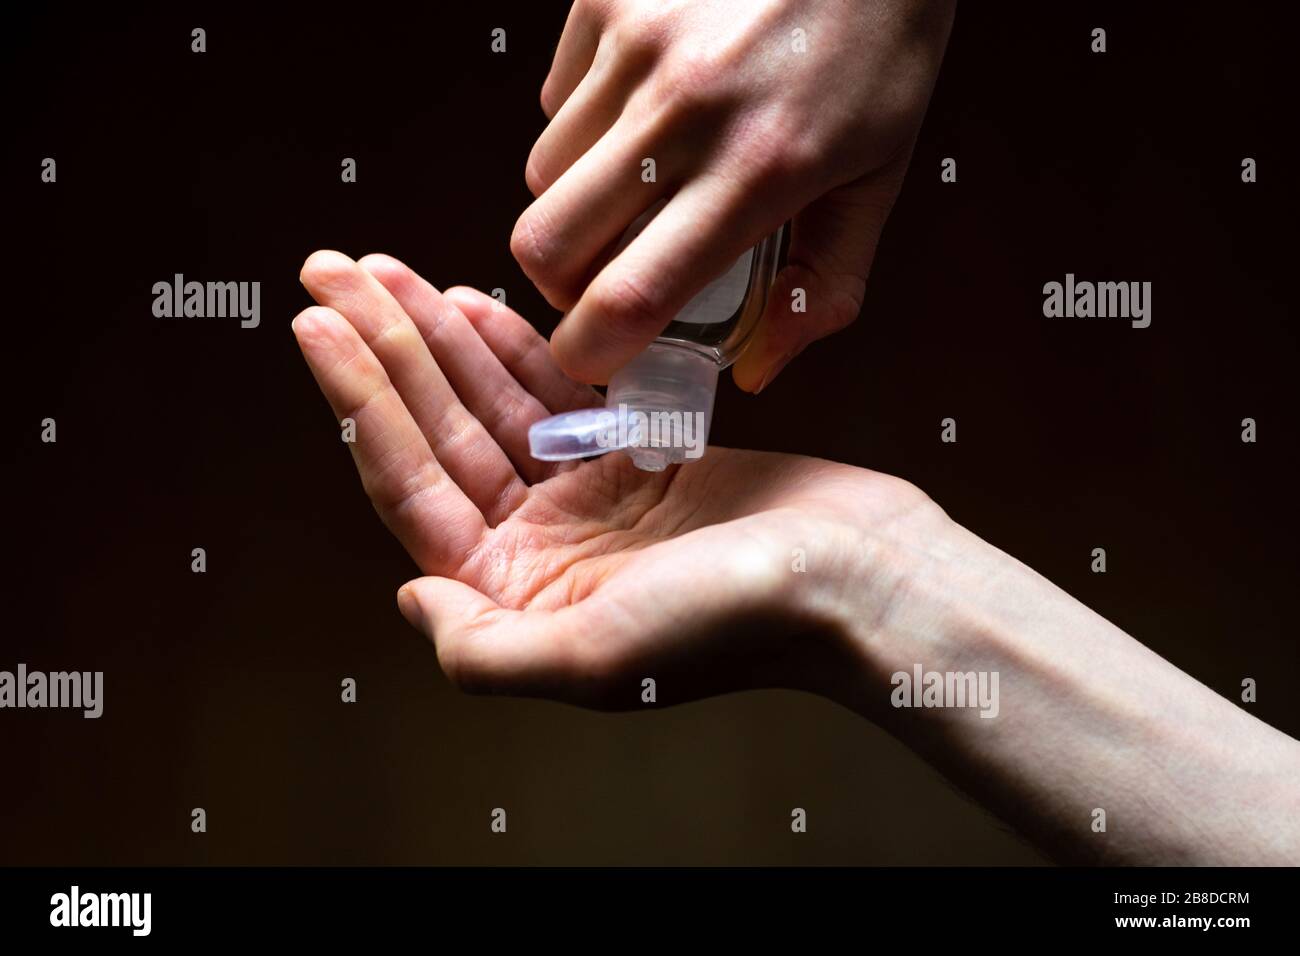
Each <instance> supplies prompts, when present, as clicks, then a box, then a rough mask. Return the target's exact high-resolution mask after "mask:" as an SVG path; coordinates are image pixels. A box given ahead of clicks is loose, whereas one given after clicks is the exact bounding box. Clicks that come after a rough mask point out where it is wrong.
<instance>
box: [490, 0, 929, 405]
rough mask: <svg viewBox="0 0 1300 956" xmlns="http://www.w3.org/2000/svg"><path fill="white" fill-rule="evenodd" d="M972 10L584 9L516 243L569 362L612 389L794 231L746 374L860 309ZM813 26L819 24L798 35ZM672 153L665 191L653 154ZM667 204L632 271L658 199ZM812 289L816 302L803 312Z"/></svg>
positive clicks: (747, 385)
mask: <svg viewBox="0 0 1300 956" xmlns="http://www.w3.org/2000/svg"><path fill="white" fill-rule="evenodd" d="M953 8H954V2H953V0H691V2H668V3H665V2H662V0H576V2H575V3H574V4H573V7H572V9H571V10H570V13H569V18H568V21H567V23H566V24H565V27H564V33H563V34H562V36H561V37H560V42H559V45H558V47H557V49H556V52H555V59H554V62H553V63H552V66H551V70H550V73H549V75H548V76H547V78H546V82H545V84H544V85H543V87H542V95H541V102H542V109H543V110H544V112H545V113H546V115H547V117H548V119H549V120H550V124H549V125H548V126H547V127H546V129H545V131H544V132H543V133H542V135H541V136H540V138H539V139H538V140H537V143H536V145H534V147H533V150H532V153H531V155H530V156H529V157H528V163H527V166H526V167H525V180H526V181H527V183H528V187H529V189H530V190H531V191H532V193H533V195H534V196H535V197H536V200H535V201H534V202H533V203H532V205H530V206H529V207H528V208H527V209H526V210H525V211H524V213H523V215H521V216H520V218H519V221H518V223H517V224H516V226H515V229H514V233H513V235H512V237H511V243H510V245H511V250H512V251H513V253H514V255H515V258H516V259H517V260H518V261H519V264H520V267H521V268H522V269H523V271H524V273H525V274H526V275H527V276H528V277H529V278H530V279H532V281H533V282H534V283H535V284H536V285H537V287H538V289H539V290H540V291H541V293H542V294H543V295H544V296H545V297H546V299H547V301H549V302H550V303H551V305H553V306H555V307H556V308H557V309H560V310H562V311H564V312H566V313H567V314H566V315H565V317H564V319H563V321H562V322H561V323H560V325H559V327H558V328H557V329H556V331H555V334H554V336H553V337H552V344H553V347H554V349H555V355H556V359H557V361H558V362H559V365H560V367H561V368H562V369H564V371H566V372H567V373H568V374H569V375H571V376H572V377H574V378H576V379H579V380H581V381H585V382H600V383H603V382H606V381H608V378H609V376H610V374H612V373H613V372H614V371H615V370H617V369H618V368H620V367H621V366H622V365H624V364H626V363H627V362H628V361H629V360H630V359H632V358H633V357H634V356H635V355H636V354H637V353H638V352H640V351H641V350H642V349H643V348H644V347H645V346H646V345H647V344H648V343H649V342H650V341H651V340H653V339H654V338H655V336H657V335H658V334H659V333H660V332H661V331H663V329H664V327H665V326H666V325H667V324H668V322H669V321H670V320H671V319H672V318H673V316H674V315H676V314H677V313H678V312H679V311H680V310H681V308H682V306H684V305H685V304H686V303H687V302H688V301H689V300H690V299H691V298H692V297H693V296H694V295H695V294H696V293H697V292H699V291H700V290H701V289H702V288H703V287H704V286H705V285H706V284H708V282H710V281H711V280H712V279H713V278H715V277H716V276H718V275H720V274H721V273H722V272H723V271H724V270H725V269H726V268H727V267H728V266H730V265H731V264H732V263H733V262H735V261H736V259H737V258H738V257H739V256H740V255H741V253H743V252H744V251H745V250H746V249H748V248H750V247H752V246H753V245H755V244H756V243H757V242H758V241H759V240H760V239H762V238H763V237H764V236H767V235H769V234H771V233H773V232H775V231H776V229H777V228H778V227H779V226H780V225H781V224H782V223H784V222H786V221H788V220H789V221H791V238H790V247H789V253H788V264H787V265H786V267H785V268H784V270H783V271H782V272H781V273H780V274H779V275H778V277H777V281H776V283H775V285H774V288H773V294H772V297H771V300H770V302H769V305H768V308H767V311H766V313H765V314H764V315H763V317H762V318H761V320H760V322H759V325H758V329H757V332H756V334H755V338H754V341H753V343H752V344H751V346H750V347H749V348H748V350H747V351H746V352H745V354H744V355H743V356H742V357H741V359H740V361H739V362H737V364H736V365H735V368H734V377H735V380H736V383H737V384H738V385H739V386H740V387H741V388H743V389H745V390H747V391H754V392H756V391H759V390H760V389H762V388H763V387H764V386H765V385H766V384H767V383H768V382H770V381H771V380H772V379H773V377H775V375H776V374H777V373H778V372H779V371H780V370H781V368H782V367H784V365H785V364H786V363H787V362H788V361H789V360H790V359H791V358H793V357H794V356H795V355H797V354H798V353H799V352H800V351H802V350H803V348H804V347H805V346H807V345H808V344H809V343H810V342H813V341H815V340H816V339H819V338H821V337H823V336H825V335H829V334H830V333H832V332H834V331H837V330H839V329H842V328H844V327H845V326H846V325H848V324H849V323H850V322H852V321H853V320H854V319H856V318H857V317H858V313H859V312H860V311H861V308H862V301H863V296H864V293H865V290H866V280H867V274H868V273H869V271H870V269H871V261H872V259H873V257H874V256H875V250H876V243H877V241H878V239H879V237H880V232H881V229H882V228H883V226H884V222H885V218H886V217H887V216H888V214H889V211H890V208H891V207H892V206H893V203H894V200H895V198H896V197H897V195H898V191H899V188H900V186H901V184H902V180H903V174H904V173H905V172H906V169H907V163H908V160H909V158H910V156H911V152H912V146H913V143H914V142H915V138H916V133H917V130H918V129H919V127H920V125H921V119H922V117H923V115H924V112H925V107H926V105H927V103H928V101H929V97H930V92H931V90H932V88H933V85H934V81H935V76H936V74H937V73H938V69H939V63H940V61H941V59H942V56H943V50H944V46H945V44H946V42H947V38H948V31H949V28H950V26H951V23H952V15H953ZM796 31H802V32H801V33H797V32H796ZM647 158H649V159H653V160H654V161H655V178H654V181H653V182H646V181H645V179H644V177H643V162H644V160H646V159H647ZM660 200H665V201H666V203H667V204H666V205H665V206H664V207H663V209H662V210H660V211H659V212H658V213H657V214H656V215H655V217H654V219H653V220H652V221H651V222H650V224H649V225H648V226H647V227H646V228H645V230H644V232H642V233H641V235H639V236H638V237H637V238H636V239H635V240H633V241H632V242H631V244H630V245H628V247H627V248H626V249H624V250H623V251H622V252H621V253H619V254H618V255H617V256H616V257H614V258H613V259H612V260H611V259H609V252H610V250H611V249H612V248H613V247H614V246H615V244H616V243H617V240H618V239H619V237H620V236H622V235H623V233H624V232H625V231H626V229H627V228H628V226H630V225H631V224H632V222H633V220H635V219H636V218H637V217H638V216H640V215H641V214H642V213H643V212H645V211H646V210H647V209H649V208H650V207H651V206H652V205H653V204H654V203H655V202H657V201H660ZM795 289H802V290H804V293H805V298H806V311H804V312H799V313H796V312H794V311H792V309H791V303H792V298H791V293H792V292H793V290H795Z"/></svg>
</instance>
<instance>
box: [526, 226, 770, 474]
mask: <svg viewBox="0 0 1300 956" xmlns="http://www.w3.org/2000/svg"><path fill="white" fill-rule="evenodd" d="M657 211H658V209H657V208H653V209H651V210H650V211H649V212H647V213H646V214H645V215H644V216H642V217H641V219H639V220H637V222H635V223H633V225H632V226H631V228H629V229H628V231H627V234H626V235H625V236H624V237H623V239H622V242H621V243H620V245H619V247H618V249H617V250H616V251H615V254H617V252H618V251H621V249H622V248H623V247H624V246H626V245H627V244H628V243H629V242H630V241H631V240H632V239H633V238H635V236H636V235H637V233H639V232H640V231H641V229H642V228H643V227H644V225H645V223H647V222H648V221H649V220H650V218H652V217H653V215H654V213H655V212H657ZM784 230H785V227H784V226H782V227H781V228H780V229H778V230H777V231H776V232H775V233H773V234H772V235H770V236H768V237H767V238H766V239H764V240H763V241H762V242H760V243H759V244H758V245H757V246H754V247H753V248H752V249H748V250H746V251H745V252H744V253H743V254H742V255H741V256H740V257H739V258H738V259H737V260H736V261H735V263H733V264H732V266H731V268H729V269H728V270H727V271H726V272H724V273H723V274H722V275H720V276H719V277H718V278H716V279H714V280H713V281H712V282H710V283H709V284H708V285H707V286H705V287H704V289H703V290H701V291H700V292H699V293H698V294H697V295H696V296H695V297H694V298H693V299H691V300H690V302H688V303H687V304H686V306H685V308H683V309H682V310H681V311H680V312H679V313H678V314H677V315H676V317H675V318H674V319H673V320H672V321H671V322H670V323H668V327H667V328H665V329H664V331H663V333H662V334H661V335H660V336H659V338H657V339H655V340H654V341H653V342H652V343H650V345H649V346H648V347H647V348H646V350H645V351H644V352H642V353H641V354H640V355H638V356H637V357H636V358H634V359H633V360H632V361H631V362H629V363H628V364H627V365H625V366H623V368H621V369H619V370H618V371H617V372H615V373H614V375H613V376H612V377H611V378H610V380H609V387H608V388H607V389H606V391H605V407H604V408H587V409H581V410H580V411H576V412H567V413H565V414H562V415H555V416H553V417H551V418H547V419H543V420H542V421H539V422H536V423H535V424H534V425H533V426H532V428H530V429H529V430H528V440H529V446H530V450H531V452H532V455H533V457H534V458H538V459H541V460H543V461H566V460H568V459H572V458H587V457H590V456H592V455H601V454H604V453H605V452H608V451H616V450H623V451H626V452H627V453H628V454H629V455H630V456H631V458H632V463H633V464H634V465H636V467H637V468H640V469H641V470H643V471H663V470H664V469H665V468H667V467H668V466H669V465H672V464H677V463H679V462H687V461H692V460H695V459H697V458H700V457H701V456H703V454H704V450H705V448H706V447H707V445H708V438H709V426H710V423H711V420H712V417H713V395H714V392H715V391H716V390H717V386H718V373H719V372H721V371H722V370H723V369H725V368H726V367H727V366H729V365H731V364H732V363H733V362H735V361H736V359H738V358H739V357H740V354H741V353H742V352H743V351H744V350H745V346H746V345H748V344H749V340H750V338H751V337H752V336H753V333H754V330H755V328H757V326H758V320H759V317H760V316H761V315H762V314H763V309H764V308H765V307H766V305H767V297H768V293H769V292H770V291H771V287H772V280H773V279H774V278H775V277H776V270H777V259H778V256H779V254H780V251H781V236H782V233H783V232H784Z"/></svg>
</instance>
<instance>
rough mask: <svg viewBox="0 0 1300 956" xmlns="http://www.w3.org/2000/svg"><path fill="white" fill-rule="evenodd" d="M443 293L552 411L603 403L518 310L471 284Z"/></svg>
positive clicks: (495, 353) (507, 368) (569, 410)
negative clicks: (557, 360) (567, 371)
mask: <svg viewBox="0 0 1300 956" xmlns="http://www.w3.org/2000/svg"><path fill="white" fill-rule="evenodd" d="M443 295H444V296H445V297H446V298H447V299H449V300H451V301H452V302H453V303H455V305H456V307H457V308H459V309H460V311H461V314H463V315H464V316H465V318H466V319H468V320H469V321H470V323H471V324H472V325H473V326H474V329H475V330H476V331H477V332H478V334H479V335H480V336H481V337H482V339H483V341H484V342H485V343H487V346H488V348H490V349H491V350H492V352H493V354H494V355H496V357H497V358H498V359H499V360H500V361H501V363H502V364H503V365H504V366H505V367H506V370H507V371H509V372H510V374H511V375H512V376H513V377H514V378H515V380H516V381H518V382H519V384H520V385H522V386H523V387H524V388H525V389H527V391H528V392H529V393H530V394H532V395H535V396H536V397H537V398H538V399H539V400H540V401H541V403H542V404H543V405H544V406H546V410H547V411H548V412H549V413H550V414H552V415H558V414H560V413H561V412H571V411H573V410H574V409H578V408H590V407H591V406H593V405H600V404H601V403H602V401H603V399H602V398H601V396H600V394H599V393H598V392H597V391H596V390H595V389H593V388H592V387H591V386H589V385H583V384H582V383H581V382H575V381H574V380H573V379H571V378H569V376H567V375H565V374H564V373H563V372H562V371H560V366H558V365H556V364H555V359H554V357H552V355H551V347H550V345H549V344H548V343H547V341H546V339H544V338H542V337H541V335H539V334H538V332H537V330H536V329H534V328H533V327H532V325H530V324H529V323H528V321H527V320H526V319H524V318H523V316H521V315H520V314H519V313H518V312H515V311H514V310H513V309H511V308H508V307H507V306H505V305H503V304H501V303H500V302H498V301H497V300H496V299H494V298H492V297H491V296H490V295H485V294H484V293H482V292H480V291H478V290H477V289H471V288H470V287H468V286H455V287H453V288H450V289H448V290H447V291H446V292H445V293H443Z"/></svg>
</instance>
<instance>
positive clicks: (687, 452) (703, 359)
mask: <svg viewBox="0 0 1300 956" xmlns="http://www.w3.org/2000/svg"><path fill="white" fill-rule="evenodd" d="M717 387H718V363H717V362H716V361H715V360H714V359H713V358H711V357H709V356H707V355H704V354H703V353H700V352H696V351H693V350H691V349H689V348H684V347H682V346H678V345H672V344H669V343H665V342H655V343H652V344H651V345H650V347H649V348H647V349H646V350H645V351H644V352H642V353H641V354H640V355H638V356H637V357H636V358H634V359H633V360H632V361H631V362H629V363H628V364H627V365H625V366H624V367H623V368H621V369H619V370H618V371H617V372H615V373H614V377H613V378H611V379H610V380H609V388H608V389H607V390H606V392H605V407H604V408H584V409H580V410H578V411H575V412H565V413H564V414H561V415H555V416H552V417H551V418H546V419H543V420H542V421H539V422H535V423H534V424H533V426H532V427H531V428H529V429H528V444H529V450H530V451H531V452H532V456H533V457H534V458H538V459H540V460H542V461H568V460H570V459H573V458H589V457H591V456H593V455H603V454H604V453H605V452H608V451H618V450H625V451H627V453H628V454H629V455H631V457H632V463H633V464H634V465H636V467H638V468H640V469H641V470H642V471H663V470H664V469H665V468H667V467H668V466H669V465H672V464H677V463H679V462H684V461H691V460H694V459H696V458H699V457H701V456H702V455H703V454H704V449H705V447H706V446H707V445H708V440H709V425H710V423H711V421H712V418H713V394H714V392H715V391H716V390H717Z"/></svg>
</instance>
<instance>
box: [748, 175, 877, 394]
mask: <svg viewBox="0 0 1300 956" xmlns="http://www.w3.org/2000/svg"><path fill="white" fill-rule="evenodd" d="M897 194H898V183H897V181H896V180H895V178H894V177H893V176H886V175H873V176H871V177H867V178H866V179H864V180H861V181H858V182H855V183H851V184H849V185H847V186H842V187H840V188H838V189H834V190H832V191H831V192H829V193H827V194H826V195H825V196H823V197H822V198H821V199H818V200H817V201H816V202H814V203H813V204H812V205H810V206H809V207H808V208H807V209H805V210H804V211H803V212H801V213H799V214H798V215H797V216H795V218H794V221H793V222H792V223H791V232H790V249H789V253H788V256H787V265H786V266H785V268H784V269H782V270H781V272H780V274H779V275H778V276H777V278H776V281H775V282H774V283H773V285H772V293H771V295H770V297H769V298H768V303H767V308H766V309H765V311H764V313H763V316H762V318H760V319H759V324H758V329H757V330H756V331H755V333H754V339H753V341H752V342H750V344H749V347H748V348H746V349H745V352H744V354H742V355H741V357H740V359H739V360H738V361H737V362H736V365H735V367H734V368H733V369H732V377H733V378H734V379H735V382H736V385H737V386H739V387H740V388H741V389H743V390H745V391H747V392H760V391H762V390H763V389H764V388H766V387H767V385H768V384H770V383H771V381H772V380H773V379H774V378H775V377H776V376H777V375H778V374H779V373H780V372H781V370H782V369H783V368H785V366H786V365H787V364H788V363H789V362H790V360H791V359H793V358H794V357H795V356H796V355H798V354H799V353H800V352H802V351H803V350H804V349H805V348H807V346H808V345H809V344H811V343H812V342H815V341H816V340H817V339H820V338H824V337H825V336H827V335H830V334H831V333H833V332H838V331H839V330H840V329H843V328H845V327H846V326H848V325H850V324H851V323H852V322H853V321H854V320H856V319H857V317H858V314H859V313H860V312H861V310H862V301H863V297H864V296H865V294H866V288H867V276H868V274H869V273H870V272H871V262H872V260H873V259H874V258H875V255H876V245H877V243H878V242H879V239H880V233H881V230H882V229H883V228H884V224H885V219H886V218H887V217H888V215H889V210H890V208H891V207H892V205H893V202H894V198H895V197H896V196H897ZM797 290H802V292H801V293H799V292H797ZM796 295H797V296H798V300H799V301H801V302H802V304H803V307H804V309H805V311H803V312H796V311H794V303H795V302H796Z"/></svg>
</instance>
